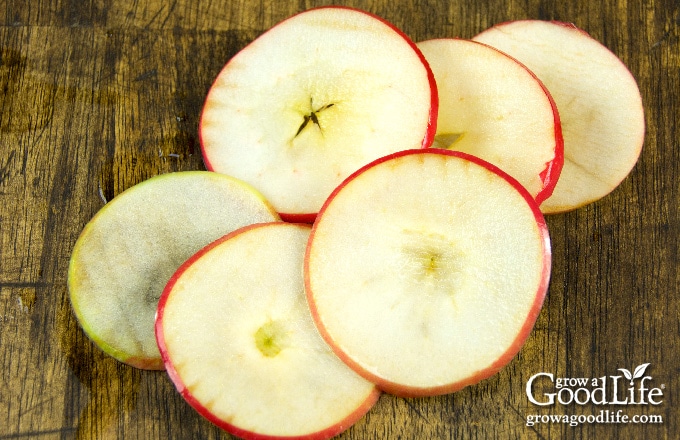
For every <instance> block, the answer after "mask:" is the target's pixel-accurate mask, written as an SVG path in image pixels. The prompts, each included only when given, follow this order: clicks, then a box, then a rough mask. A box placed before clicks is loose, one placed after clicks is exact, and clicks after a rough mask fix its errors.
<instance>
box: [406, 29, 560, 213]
mask: <svg viewBox="0 0 680 440" xmlns="http://www.w3.org/2000/svg"><path fill="white" fill-rule="evenodd" d="M418 48H419V49H420V50H421V51H422V53H423V55H424V56H425V59H427V61H428V63H429V64H430V68H431V69H432V72H433V73H434V77H435V79H436V81H437V88H438V91H439V116H438V119H437V133H436V135H435V139H434V144H433V146H435V147H439V148H447V149H452V150H456V151H463V152H466V153H470V154H472V155H475V156H477V157H479V158H481V159H484V160H486V161H487V162H491V163H492V164H494V165H496V166H498V167H499V168H501V169H502V170H503V171H505V172H507V173H508V174H510V175H511V176H513V177H514V178H515V179H517V180H518V181H519V182H520V183H521V184H522V185H524V187H525V188H526V189H527V190H528V191H529V193H530V194H531V195H532V196H533V197H534V198H535V199H536V201H537V202H538V203H539V204H540V203H541V202H542V201H543V200H545V199H546V198H547V197H549V196H550V194H551V193H552V191H553V188H554V187H555V184H556V183H557V179H558V178H559V175H560V170H561V169H562V163H563V161H564V155H563V140H562V130H561V128H560V118H559V115H558V113H557V107H556V106H555V103H554V101H553V99H552V97H551V96H550V93H549V92H548V90H547V89H546V88H545V87H544V86H543V84H542V83H541V81H540V80H538V78H536V75H534V74H533V73H532V72H530V71H529V70H528V69H527V68H526V67H524V66H523V65H522V64H520V63H519V62H517V61H516V60H514V59H513V58H511V57H509V56H507V55H505V54H504V53H502V52H500V51H498V50H496V49H494V48H492V47H490V46H487V45H485V44H481V43H477V42H474V41H470V40H461V39H454V38H441V39H434V40H427V41H422V42H420V43H418Z"/></svg>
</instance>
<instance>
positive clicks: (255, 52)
mask: <svg viewBox="0 0 680 440" xmlns="http://www.w3.org/2000/svg"><path fill="white" fill-rule="evenodd" d="M474 40H475V41H472V40H461V39H447V38H444V39H435V40H429V41H423V42H420V43H418V44H417V45H416V44H414V43H413V42H412V41H411V40H410V39H409V38H408V37H407V36H406V35H404V34H403V33H402V32H401V31H399V30H398V29H397V28H396V27H394V26H393V25H391V24H389V23H387V22H385V21H384V20H382V19H381V18H379V17H376V16H374V15H371V14H368V13H366V12H364V11H359V10H356V9H351V8H345V7H322V8H316V9H311V10H309V11H306V12H303V13H300V14H297V15H295V16H293V17H291V18H289V19H287V20H285V21H284V22H282V23H280V24H278V25H276V26H275V27H273V28H272V29H271V30H269V31H268V32H266V33H264V34H263V35H261V36H260V37H259V38H257V39H256V40H255V41H253V42H252V43H251V44H249V45H248V46H247V47H246V48H245V49H244V50H242V51H241V52H239V53H238V54H237V55H236V56H235V57H234V58H233V59H231V60H230V61H229V62H228V63H227V64H226V66H225V67H224V69H223V70H222V71H221V72H220V73H219V75H218V77H217V79H216V81H215V83H214V84H213V86H212V87H211V89H210V91H209V93H208V95H207V98H206V102H205V105H204V108H203V111H202V114H201V120H200V127H199V129H200V139H201V145H202V153H203V157H204V160H205V164H206V167H207V168H208V169H209V170H211V171H216V172H209V171H203V172H189V173H171V174H169V175H166V176H160V177H156V178H153V179H151V180H150V181H149V182H145V183H142V184H139V185H137V186H135V187H133V188H131V189H129V190H127V191H125V192H123V193H122V194H121V195H120V196H117V197H116V198H114V200H113V201H112V202H110V203H109V204H107V205H106V206H105V207H104V208H103V209H102V210H101V212H100V213H98V214H97V215H96V216H95V217H94V218H93V219H92V221H91V222H90V223H89V224H88V225H87V226H86V227H85V229H84V231H83V233H82V234H81V236H80V238H79V239H78V241H77V242H76V245H75V248H74V251H73V256H72V258H71V262H70V267H69V278H68V282H69V291H70V297H71V302H72V304H73V308H74V312H75V315H76V317H77V318H78V321H79V322H80V324H81V326H82V327H83V329H84V330H85V332H86V333H87V334H88V336H90V337H91V338H92V340H93V341H94V342H95V343H96V344H97V345H98V346H99V347H101V348H102V349H103V350H104V351H105V352H107V353H109V354H111V355H113V356H114V357H115V358H116V359H118V360H120V361H123V362H126V363H128V364H130V365H133V366H136V367H140V368H156V369H161V368H164V367H165V368H166V370H167V372H168V374H169V377H170V378H171V380H172V381H173V383H174V384H175V386H176V387H177V389H178V390H179V391H180V393H181V394H182V396H184V398H185V399H186V400H187V401H188V402H189V404H190V405H191V406H193V407H194V408H196V409H197V411H199V412H200V413H201V414H202V415H204V416H205V417H206V418H207V419H209V420H210V421H212V422H213V423H215V424H216V425H218V426H220V427H222V428H224V429H225V430H227V431H229V432H230V433H232V434H235V435H238V436H241V437H244V438H259V439H261V438H301V437H305V438H317V439H323V438H329V437H332V436H334V435H336V434H339V433H340V432H342V431H344V430H345V429H347V428H348V427H349V426H351V425H352V424H353V423H354V422H356V421H357V420H359V419H360V418H361V417H362V416H363V415H364V414H365V413H366V412H367V411H368V410H369V409H370V408H371V407H372V406H373V404H374V403H375V402H376V401H377V399H378V396H379V393H380V391H386V392H390V393H393V394H396V395H399V396H430V395H437V394H442V393H450V392H453V391H456V390H458V389H460V388H462V387H465V386H468V385H471V384H474V383H476V382H478V381H480V380H482V379H484V378H487V377H489V376H491V375H492V374H494V373H496V372H497V371H499V370H500V369H501V368H502V367H503V366H504V365H506V364H507V363H508V362H510V360H511V359H512V358H513V357H514V356H515V355H516V354H517V352H518V351H519V350H520V348H521V347H522V345H523V344H524V342H525V340H526V338H527V337H528V335H529V334H530V332H531V330H532V328H533V325H534V322H535V320H536V318H537V316H538V314H539V312H540V309H541V306H542V304H543V300H544V298H545V295H546V293H547V290H548V284H549V278H550V264H551V250H550V239H549V235H548V229H547V226H546V223H545V220H544V217H543V214H544V213H552V212H561V211H566V210H569V209H574V208H576V207H579V206H582V205H584V204H586V203H589V202H591V201H594V200H597V199H599V198H601V197H603V196H604V195H606V194H607V193H608V192H610V191H611V190H612V189H613V188H614V187H615V186H616V185H618V184H619V183H620V182H621V181H622V180H623V178H624V177H625V176H626V175H627V174H628V173H629V172H630V170H631V169H632V167H633V165H634V164H635V162H636V161H637V158H638V157H639V154H640V150H641V146H642V140H643V137H644V115H643V112H642V105H641V99H640V95H639V90H638V89H637V85H636V83H635V81H634V79H633V78H632V76H631V75H630V72H628V70H627V69H626V68H625V66H624V65H623V64H622V63H621V61H620V60H618V58H616V56H615V55H614V54H612V53H611V52H610V51H609V50H608V49H606V48H605V47H604V46H602V45H601V44H599V43H598V42H596V41H595V40H594V39H592V38H591V37H590V36H588V35H587V34H586V33H585V32H583V31H581V30H578V29H576V28H575V27H573V26H568V25H564V24H561V23H552V22H541V21H531V20H526V21H520V22H513V23H505V24H502V25H499V26H496V27H494V28H492V29H490V30H488V31H486V32H483V33H481V34H480V35H478V36H477V37H475V39H474ZM574 59H578V60H580V65H579V66H580V67H579V69H572V68H571V66H573V60H574ZM603 78H605V79H603ZM603 85H606V88H603ZM563 128H564V138H563V135H562V132H563ZM281 220H284V221H281ZM294 222H300V223H294ZM302 222H305V224H303V223H302ZM306 223H312V225H310V224H306ZM159 297H160V301H159Z"/></svg>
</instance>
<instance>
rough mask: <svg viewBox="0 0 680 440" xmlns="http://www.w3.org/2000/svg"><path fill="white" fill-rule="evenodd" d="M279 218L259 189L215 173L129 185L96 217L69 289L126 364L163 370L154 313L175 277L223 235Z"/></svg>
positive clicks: (90, 325)
mask: <svg viewBox="0 0 680 440" xmlns="http://www.w3.org/2000/svg"><path fill="white" fill-rule="evenodd" d="M277 219H278V216H277V214H276V212H275V211H274V210H273V208H272V207H271V206H270V205H269V204H268V203H267V201H266V200H265V199H264V198H262V196H261V195H260V194H259V193H258V192H257V191H255V190H254V189H253V188H252V187H251V186H249V185H247V184H245V183H243V182H241V181H239V180H236V179H233V178H231V177H227V176H224V175H220V174H217V173H211V172H208V171H183V172H177V173H168V174H162V175H160V176H156V177H153V178H151V179H148V180H146V181H144V182H142V183H139V184H137V185H135V186H133V187H131V188H128V189H127V190H126V191H124V192H122V193H120V194H119V195H117V196H116V197H115V198H113V200H111V201H110V202H109V203H107V204H106V205H104V207H103V208H102V209H101V210H100V211H99V212H98V213H97V214H96V215H95V216H94V217H93V218H92V219H91V220H90V222H89V223H88V224H87V225H86V226H85V228H84V229H83V231H82V233H81V235H80V237H79V238H78V240H77V241H76V244H75V246H74V248H73V254H72V256H71V261H70V266H69V272H68V287H69V294H70V299H71V304H72V306H73V311H74V312H75V315H76V317H77V319H78V322H79V323H80V325H81V327H82V328H83V330H84V331H85V333H86V334H87V335H88V336H89V337H90V338H91V339H92V341H93V342H94V343H95V344H96V345H97V346H98V347H99V348H101V349H102V350H104V352H106V353H108V354H109V355H111V356H113V357H114V358H116V359H118V360H119V361H121V362H125V363H127V364H130V365H132V366H135V367H138V368H144V369H163V368H164V365H163V361H162V359H161V355H160V353H159V351H158V347H157V346H156V338H155V335H154V316H155V313H156V307H157V305H158V298H159V297H160V295H161V292H162V291H163V288H164V287H165V284H166V283H167V281H168V279H169V278H170V276H171V275H172V274H173V273H174V272H175V270H176V269H177V267H179V265H180V264H182V263H183V262H184V260H186V259H187V258H189V257H190V256H191V255H193V254H194V253H195V252H196V251H197V250H199V249H201V248H202V247H203V246H205V245H206V244H208V243H210V242H212V241H213V240H215V239H217V238H218V237H221V236H222V235H224V234H226V233H228V232H231V231H233V230H234V229H237V228H240V227H242V226H245V225H249V224H251V223H259V222H271V221H275V220H277Z"/></svg>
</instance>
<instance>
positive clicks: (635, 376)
mask: <svg viewBox="0 0 680 440" xmlns="http://www.w3.org/2000/svg"><path fill="white" fill-rule="evenodd" d="M647 367H649V363H646V364H641V365H638V366H637V367H635V370H634V371H633V373H631V372H630V371H628V370H626V369H625V368H619V369H618V370H619V371H621V372H623V375H624V376H626V379H628V380H629V381H630V384H631V385H633V380H634V379H638V378H640V377H642V376H643V375H644V374H645V370H646V369H647Z"/></svg>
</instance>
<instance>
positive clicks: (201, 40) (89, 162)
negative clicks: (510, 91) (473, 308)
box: [0, 0, 680, 439]
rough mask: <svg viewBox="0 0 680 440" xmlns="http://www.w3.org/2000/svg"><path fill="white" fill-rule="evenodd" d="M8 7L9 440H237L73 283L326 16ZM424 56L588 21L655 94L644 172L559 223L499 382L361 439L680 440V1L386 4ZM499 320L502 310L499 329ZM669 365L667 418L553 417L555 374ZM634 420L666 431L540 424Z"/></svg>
mask: <svg viewBox="0 0 680 440" xmlns="http://www.w3.org/2000/svg"><path fill="white" fill-rule="evenodd" d="M27 3H28V2H23V1H19V0H0V57H1V58H0V439H13V438H40V439H43V438H61V439H64V438H76V439H94V438H97V439H98V438H103V439H108V438H144V439H146V438H158V439H165V438H173V439H185V438H186V439H190V438H191V439H195V438H202V439H217V438H229V436H228V435H227V434H224V433H222V432H220V431H219V430H218V429H217V428H215V427H214V426H212V425H211V424H210V423H209V422H207V421H205V420H204V419H202V418H201V417H200V416H198V415H197V414H196V413H195V412H194V411H193V410H192V409H191V408H190V407H189V406H188V405H187V404H186V403H184V402H183V401H182V399H181V397H180V396H179V395H178V394H177V393H176V392H175V390H174V388H173V387H172V385H171V383H170V382H169V380H168V379H167V377H166V376H165V374H164V373H162V372H148V371H140V370H135V369H133V368H131V367H127V366H125V365H122V364H119V363H117V362H116V361H113V360H112V359H110V358H108V357H107V356H106V355H104V354H103V353H101V352H100V351H99V350H98V349H96V348H95V347H94V346H93V345H92V344H91V343H90V341H89V340H88V339H87V338H86V337H85V335H84V333H83V332H82V331H81V330H80V328H79V327H78V324H77V322H76V321H75V318H74V316H73V314H72V312H71V309H70V304H69V300H68V292H67V287H66V270H67V267H68V260H69V257H70V253H71V250H72V247H73V244H74V242H75V240H76V238H77V237H78V234H79V233H80V231H81V229H82V227H83V226H84V225H85V224H86V223H87V221H88V220H89V219H90V218H91V217H92V215H94V213H95V212H96V211H97V210H98V209H100V208H101V207H102V206H103V203H104V199H106V200H110V199H111V198H113V197H114V196H115V195H116V194H118V193H120V192H121V191H122V190H124V189H126V188H128V187H130V186H132V185H133V184H135V183H138V182H140V181H142V180H145V179H147V178H149V177H151V176H153V175H156V174H160V173H166V172H170V171H176V170H190V169H202V168H203V164H202V160H201V157H200V151H199V146H198V139H197V130H196V128H197V123H198V115H199V112H200V109H201V105H202V102H203V99H204V97H205V94H206V92H207V90H208V88H209V86H210V84H211V82H212V81H213V79H214V77H215V76H216V75H217V73H218V72H219V70H220V68H221V67H222V66H223V64H224V63H225V62H226V61H227V60H228V59H229V58H230V57H231V56H232V55H233V54H235V53H236V52H237V51H238V50H239V49H241V48H242V47H243V46H244V45H246V44H247V43H248V42H249V41H251V40H252V39H253V38H255V37H256V36H257V35H259V34H260V33H262V32H263V31H264V30H266V29H267V28H269V27H270V26H272V25H273V24H275V23H277V22H278V21H280V20H283V19H284V18H286V17H288V16H290V15H292V14H294V13H295V12H298V11H301V10H304V9H307V8H309V7H313V6H319V5H324V4H329V3H330V2H322V1H299V2H275V1H271V0H260V1H253V2H245V1H234V2H215V1H212V2H194V1H190V0H175V1H170V2H165V1H160V0H136V1H132V0H125V1H119V2H116V3H115V5H113V4H112V3H113V2H105V1H103V0H89V1H86V2H81V1H75V0H61V1H60V0H53V1H46V0H38V1H35V2H33V1H32V2H30V3H28V4H27ZM339 3H340V4H346V5H349V6H355V7H359V8H362V9H366V10H368V11H371V12H373V13H376V14H378V15H380V16H382V17H383V18H385V19H387V20H389V21H391V22H393V23H394V24H396V25H397V26H399V27H400V28H401V29H402V30H404V32H405V33H406V34H407V35H409V36H411V37H412V38H413V39H415V40H423V39H428V38H434V37H445V36H447V37H451V36H459V37H463V38H467V37H472V36H473V35H475V34H476V33H478V32H480V31H482V30H484V29H485V28H487V27H489V26H491V25H493V24H495V23H498V22H502V21H507V20H514V19H520V18H539V19H546V20H562V21H567V22H573V23H575V24H576V25H578V26H579V27H581V28H583V29H585V30H587V31H588V32H589V33H590V34H591V35H593V36H594V37H595V38H597V39H598V40H599V41H601V42H602V43H603V44H605V45H606V46H607V47H609V48H610V49H611V50H612V51H613V52H614V53H616V54H617V55H618V56H619V57H620V58H621V59H622V60H623V61H624V63H626V65H627V66H628V67H629V68H630V70H631V72H632V73H633V75H634V76H635V78H636V79H637V80H638V83H639V85H640V90H641V92H642V96H643V102H644V106H645V112H646V119H647V134H646V140H645V145H644V149H643V153H642V156H641V158H640V161H639V162H638V164H637V166H636V168H635V169H634V170H633V172H632V173H631V175H630V176H629V177H628V178H627V179H626V180H625V181H624V182H623V183H622V185H621V186H620V187H618V188H617V189H616V190H615V191H614V192H613V193H612V194H610V195H609V196H607V197H605V198H604V199H602V200H600V201H598V202H596V203H594V204H592V205H589V206H587V207H584V208H581V209H579V210H576V211H574V212H570V213H567V214H560V215H553V216H550V217H548V224H549V227H550V233H551V239H552V247H553V273H552V281H551V286H550V291H549V294H548V297H547V300H546V303H545V306H544V309H543V310H542V312H541V315H540V316H539V319H538V322H537V323H536V327H535V329H534V331H533V333H532V335H531V337H530V338H529V340H528V342H527V344H526V346H525V347H524V348H523V350H522V351H521V352H520V354H519V355H518V356H517V357H516V359H514V360H513V361H512V363H511V364H510V365H509V366H508V367H506V368H505V369H503V370H502V371H501V372H500V373H499V374H497V375H496V376H494V377H492V378H490V379H488V380H486V381H483V382H482V383H480V384H478V385H476V386H472V387H468V388H466V389H464V390H462V391H460V392H458V393H455V394H451V395H447V396H440V397H435V398H427V399H401V398H396V397H392V396H389V395H383V396H382V397H381V399H380V401H379V402H378V404H377V405H376V407H375V408H374V409H373V410H372V411H371V412H369V414H367V415H366V416H365V417H364V418H363V419H362V420H361V421H360V422H359V423H357V424H356V425H355V426H354V427H352V428H351V429H350V430H348V431H347V432H346V433H345V434H343V435H342V438H347V439H374V438H379V439H395V438H404V439H412V438H413V439H416V438H417V439H421V438H422V439H449V438H508V439H515V438H523V439H524V438H526V439H533V438H539V439H547V438H659V439H674V438H678V437H680V427H679V426H678V421H679V420H680V405H679V403H678V399H679V398H680V386H679V383H678V373H680V344H679V342H680V310H679V307H678V300H680V273H679V272H678V265H679V260H678V233H679V232H680V231H679V229H680V219H679V217H678V208H679V205H680V191H679V190H680V153H679V152H680V145H679V143H678V136H679V133H678V130H677V128H676V126H677V123H678V121H679V120H680V45H679V44H678V40H679V39H680V3H678V1H677V0H650V1H644V2H643V1H639V0H628V1H623V2H622V1H611V0H608V1H605V2H588V1H585V0H579V1H561V2H556V1H538V0H526V1H518V0H495V1H494V0H490V1H486V2H476V1H472V0H461V1H457V2H448V1H434V0H429V1H427V0H418V1H411V2H407V1H401V0H389V1H388V0H372V1H348V2H339ZM492 312H493V310H492V309H491V308H490V310H489V313H492ZM647 362H649V363H650V367H649V370H648V374H650V375H651V376H653V378H654V380H653V382H654V384H655V386H660V385H661V384H663V386H664V394H663V403H662V404H660V405H658V406H654V407H649V406H637V407H632V408H626V407H616V406H615V407H607V408H602V407H597V406H595V405H583V406H579V405H570V406H564V407H563V406H557V407H550V408H539V407H537V406H535V405H533V404H531V403H530V402H529V401H528V399H527V396H526V394H525V388H524V387H525V384H526V381H527V380H528V378H529V377H530V376H531V375H533V374H535V373H537V372H543V371H544V372H550V373H553V374H555V375H556V376H560V377H562V376H564V377H601V376H604V375H612V374H616V373H617V369H618V368H628V369H631V368H634V367H635V366H637V365H640V364H642V363H647ZM601 409H611V410H614V411H616V410H618V409H623V410H624V411H625V412H628V413H630V414H635V413H640V414H644V413H654V414H661V415H663V423H660V424H584V425H580V426H576V427H571V426H569V425H565V424H561V423H554V424H537V425H534V426H533V427H528V426H526V423H525V418H526V416H527V415H530V414H562V413H566V414H591V413H595V414H596V413H598V412H599V411H600V410H601Z"/></svg>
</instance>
